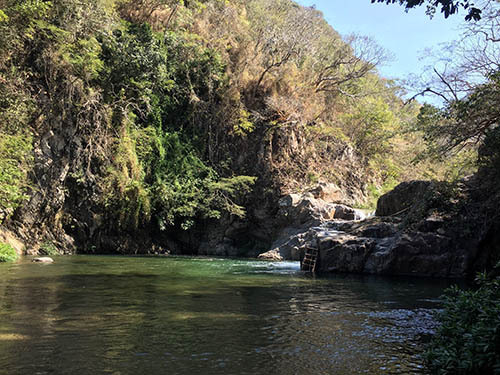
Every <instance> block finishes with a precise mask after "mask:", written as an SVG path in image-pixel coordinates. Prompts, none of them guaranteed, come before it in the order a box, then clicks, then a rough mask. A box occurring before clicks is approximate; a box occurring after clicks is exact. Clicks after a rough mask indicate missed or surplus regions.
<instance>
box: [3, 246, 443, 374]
mask: <svg viewBox="0 0 500 375" xmlns="http://www.w3.org/2000/svg"><path fill="white" fill-rule="evenodd" d="M447 286H448V282H447V281H439V280H431V281H429V280H427V281H426V280H423V279H402V278H381V277H366V276H365V277H363V276H346V275H339V276H331V277H312V276H310V275H306V274H304V273H302V272H300V271H299V264H298V263H296V262H282V263H269V262H259V261H254V260H228V259H210V258H184V257H104V256H69V257H56V258H55V263H54V264H37V263H31V262H30V260H29V259H24V260H22V261H20V262H18V263H13V264H2V263H0V374H2V375H3V374H8V375H11V374H12V375H17V374H20V375H22V374H30V375H32V374H72V375H75V374H115V375H118V374H193V375H196V374H287V375H289V374H300V375H302V374H308V375H309V374H365V373H366V374H412V373H422V359H421V357H420V355H419V353H420V352H421V350H422V346H423V341H425V339H426V338H428V335H429V334H430V333H432V330H433V328H434V327H435V323H434V321H433V317H432V314H433V312H435V311H436V309H437V308H438V306H439V303H438V302H439V301H438V298H439V296H440V294H441V293H442V291H443V289H444V288H445V287H447Z"/></svg>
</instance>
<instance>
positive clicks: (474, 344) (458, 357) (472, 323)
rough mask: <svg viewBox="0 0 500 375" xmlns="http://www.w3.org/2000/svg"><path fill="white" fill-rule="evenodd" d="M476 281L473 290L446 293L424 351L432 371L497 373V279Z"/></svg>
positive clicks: (499, 362) (499, 289) (499, 291)
mask: <svg viewBox="0 0 500 375" xmlns="http://www.w3.org/2000/svg"><path fill="white" fill-rule="evenodd" d="M497 269H498V266H497ZM476 280H477V282H478V285H479V287H478V288H477V289H476V290H467V291H464V290H461V289H460V288H458V287H452V288H450V289H448V290H447V292H446V295H445V300H444V309H443V310H442V312H441V313H440V314H439V321H440V322H441V326H440V327H439V328H438V330H437V332H436V335H435V336H434V337H433V339H432V341H431V343H430V346H429V349H428V350H427V352H426V360H427V364H428V367H429V369H430V370H431V372H432V373H433V374H443V375H445V374H481V375H484V374H500V278H499V277H496V278H488V277H487V276H486V275H485V274H479V275H478V277H477V279H476Z"/></svg>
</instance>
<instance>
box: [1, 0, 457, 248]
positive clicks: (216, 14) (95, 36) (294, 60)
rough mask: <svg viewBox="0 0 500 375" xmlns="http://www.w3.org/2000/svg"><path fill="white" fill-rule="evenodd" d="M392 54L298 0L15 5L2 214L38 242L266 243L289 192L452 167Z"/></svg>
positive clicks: (346, 191) (368, 187) (361, 185)
mask: <svg viewBox="0 0 500 375" xmlns="http://www.w3.org/2000/svg"><path fill="white" fill-rule="evenodd" d="M386 58H387V53H386V52H385V51H384V50H383V49H382V48H381V47H379V46H378V45H377V44H376V43H375V42H374V41H373V40H371V39H370V38H367V37H364V36H358V35H352V36H344V37H341V36H340V35H339V34H338V33H337V32H336V31H335V30H334V29H333V28H332V27H331V26H329V25H328V24H327V23H326V21H325V20H324V18H323V16H322V14H321V13H320V12H319V11H317V10H315V9H312V8H305V7H301V6H299V5H297V4H296V3H294V2H293V1H290V0H279V1H274V0H252V1H238V0H235V1H222V0H208V1H183V2H182V1H181V2H179V1H176V0H141V1H126V0H100V1H97V2H96V1H90V0H83V1H75V0H65V1H63V0H55V1H51V2H42V1H36V0H24V1H13V0H12V1H9V0H4V1H1V2H0V98H1V99H0V108H1V112H0V133H1V137H0V171H1V179H0V184H1V189H0V190H1V192H0V213H1V224H2V227H3V228H6V229H8V230H9V231H11V232H12V233H14V234H15V235H16V236H17V237H19V238H20V239H21V240H22V241H23V243H24V244H25V246H26V250H28V251H29V252H30V253H36V252H37V251H38V250H39V249H40V246H41V248H42V251H43V249H47V248H56V249H58V251H60V252H69V253H72V252H75V251H77V250H78V251H79V252H90V253H94V252H98V253H147V252H160V253H163V252H173V253H195V254H196V253H199V252H200V251H199V249H200V246H202V247H203V246H204V247H205V249H207V248H208V249H209V250H205V252H210V251H211V250H210V249H212V248H215V247H217V246H218V244H220V243H227V242H229V246H230V247H231V248H237V249H240V250H239V252H240V253H239V255H252V254H254V255H255V254H257V253H258V251H261V250H262V249H265V248H266V246H268V245H269V244H270V243H271V242H272V241H273V240H274V239H275V235H276V228H275V222H274V216H275V213H276V211H277V210H278V203H277V202H278V198H279V197H280V196H282V195H284V194H287V193H291V192H304V191H306V190H308V189H310V188H312V187H314V186H315V185H317V183H318V182H325V183H333V184H335V185H336V186H338V188H339V190H340V191H341V193H342V199H341V200H342V202H343V203H349V204H351V205H358V206H363V205H364V206H372V207H373V202H374V199H375V198H376V197H377V196H379V195H380V194H381V193H383V192H385V191H387V190H388V189H390V188H392V187H393V186H395V185H396V184H397V183H398V182H400V181H405V180H409V179H417V178H435V177H445V176H449V175H452V174H453V172H454V166H453V163H450V162H449V161H448V163H446V164H432V165H431V164H430V163H429V162H422V163H420V164H418V165H416V164H414V163H413V162H412V161H413V160H414V159H415V157H416V156H417V155H419V154H420V153H421V152H422V151H423V150H424V147H425V144H424V139H423V137H422V134H420V133H419V132H415V131H412V130H414V128H415V127H414V123H415V121H416V119H417V114H418V110H419V105H418V104H417V103H415V102H412V103H409V104H405V103H404V102H403V100H402V99H401V97H400V95H401V94H402V91H401V89H400V88H399V87H398V86H397V85H396V84H395V83H394V82H391V81H389V80H386V79H384V78H383V77H380V76H379V75H378V73H377V69H376V68H377V65H378V64H380V63H382V62H383V61H384V60H385V59H386ZM228 233H230V235H228ZM221 255H224V252H222V253H221ZM226 255H227V254H226Z"/></svg>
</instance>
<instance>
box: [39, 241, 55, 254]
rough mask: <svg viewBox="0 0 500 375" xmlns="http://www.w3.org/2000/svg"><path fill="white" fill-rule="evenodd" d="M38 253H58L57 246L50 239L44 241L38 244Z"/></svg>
mask: <svg viewBox="0 0 500 375" xmlns="http://www.w3.org/2000/svg"><path fill="white" fill-rule="evenodd" d="M39 253H40V254H41V255H47V256H55V255H59V251H57V247H56V246H55V245H54V244H53V243H52V242H50V241H46V242H44V243H42V244H41V245H40V250H39Z"/></svg>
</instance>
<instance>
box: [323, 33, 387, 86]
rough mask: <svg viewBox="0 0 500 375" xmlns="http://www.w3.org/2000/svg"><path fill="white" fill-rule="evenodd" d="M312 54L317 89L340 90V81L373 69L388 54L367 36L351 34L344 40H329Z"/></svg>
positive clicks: (362, 74)
mask: <svg viewBox="0 0 500 375" xmlns="http://www.w3.org/2000/svg"><path fill="white" fill-rule="evenodd" d="M315 57H316V60H317V61H316V63H315V70H316V74H317V75H316V77H315V79H314V88H315V90H316V92H321V91H325V92H326V91H328V92H331V91H337V92H340V93H342V85H343V84H345V83H347V82H349V81H353V80H357V79H359V78H362V77H364V76H365V75H366V74H368V73H369V72H372V71H374V69H375V68H376V67H377V66H378V65H379V64H381V63H382V62H383V61H385V60H387V59H388V58H389V55H388V53H387V52H386V51H385V50H384V49H383V48H382V47H380V46H379V45H378V44H377V43H375V41H374V40H373V39H371V38H370V37H367V36H360V35H356V34H352V35H348V36H347V37H346V38H345V39H344V40H339V39H338V40H335V39H332V40H331V41H330V43H329V44H327V45H326V46H323V48H321V49H320V50H319V51H318V53H317V55H316V56H315Z"/></svg>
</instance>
